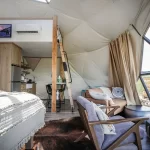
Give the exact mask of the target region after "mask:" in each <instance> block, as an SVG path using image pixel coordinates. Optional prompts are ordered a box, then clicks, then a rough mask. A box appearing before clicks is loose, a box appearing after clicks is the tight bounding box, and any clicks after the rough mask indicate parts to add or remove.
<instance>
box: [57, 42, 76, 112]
mask: <svg viewBox="0 0 150 150" xmlns="http://www.w3.org/2000/svg"><path fill="white" fill-rule="evenodd" d="M58 44H59V46H60V53H61V58H62V63H63V68H64V74H65V78H66V86H67V89H68V96H69V99H70V105H71V111H72V112H74V103H73V98H72V91H71V83H72V78H71V72H70V68H69V63H68V57H67V53H66V52H65V51H64V48H63V44H62V42H60V41H59V42H58ZM66 59H67V61H66Z"/></svg>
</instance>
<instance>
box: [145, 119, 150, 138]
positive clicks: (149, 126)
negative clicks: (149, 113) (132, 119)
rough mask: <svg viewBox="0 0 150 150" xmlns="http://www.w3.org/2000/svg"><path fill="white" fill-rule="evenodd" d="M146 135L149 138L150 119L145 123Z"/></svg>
mask: <svg viewBox="0 0 150 150" xmlns="http://www.w3.org/2000/svg"><path fill="white" fill-rule="evenodd" d="M145 125H146V133H147V136H148V137H149V138H150V119H149V120H147V121H146V124H145Z"/></svg>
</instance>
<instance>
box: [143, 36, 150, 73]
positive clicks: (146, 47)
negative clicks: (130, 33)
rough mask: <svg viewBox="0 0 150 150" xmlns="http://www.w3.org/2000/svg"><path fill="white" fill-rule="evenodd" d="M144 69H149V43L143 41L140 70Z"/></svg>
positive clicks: (144, 70)
mask: <svg viewBox="0 0 150 150" xmlns="http://www.w3.org/2000/svg"><path fill="white" fill-rule="evenodd" d="M149 37H150V36H149ZM146 71H150V44H148V43H147V42H146V41H144V48H143V61H142V72H146Z"/></svg>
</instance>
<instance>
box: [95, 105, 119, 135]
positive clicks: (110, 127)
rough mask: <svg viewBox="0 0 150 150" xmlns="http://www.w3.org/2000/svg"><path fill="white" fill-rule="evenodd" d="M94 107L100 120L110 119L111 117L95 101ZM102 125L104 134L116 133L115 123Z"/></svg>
mask: <svg viewBox="0 0 150 150" xmlns="http://www.w3.org/2000/svg"><path fill="white" fill-rule="evenodd" d="M93 107H94V109H95V112H96V114H97V117H98V119H99V120H109V117H108V116H107V115H106V114H105V113H104V112H103V111H102V109H101V108H100V107H98V106H97V105H96V104H95V103H93ZM100 126H102V129H103V132H104V134H116V132H115V127H114V125H112V124H102V125H100Z"/></svg>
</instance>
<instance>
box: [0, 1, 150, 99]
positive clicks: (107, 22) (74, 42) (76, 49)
mask: <svg viewBox="0 0 150 150" xmlns="http://www.w3.org/2000/svg"><path fill="white" fill-rule="evenodd" d="M54 15H57V16H58V22H59V28H60V30H61V33H62V36H63V40H64V49H65V51H67V53H68V57H69V62H70V64H71V66H72V68H73V69H72V76H73V85H72V89H73V91H74V92H73V97H74V98H76V96H78V95H79V94H80V92H81V90H82V89H85V88H88V87H89V86H90V87H94V86H109V82H108V81H109V76H108V74H109V72H108V70H109V48H108V44H109V43H110V42H111V41H112V40H114V39H116V38H117V37H118V36H119V35H120V34H122V33H123V32H124V31H125V30H127V29H128V30H129V31H130V32H131V35H132V36H133V37H134V44H135V48H136V50H137V64H138V66H139V68H138V70H139V71H140V63H141V49H142V48H141V47H142V38H141V37H140V36H139V35H138V34H137V33H136V32H135V31H134V29H133V28H131V26H130V24H131V23H133V24H134V25H135V26H136V27H137V29H138V30H139V32H140V33H141V34H144V32H145V30H146V28H147V27H148V24H149V20H150V1H149V0H51V2H50V3H49V4H42V3H38V2H35V1H33V0H5V1H4V0H3V1H0V18H5V19H6V18H30V19H32V18H51V17H53V16H54ZM139 71H138V73H139Z"/></svg>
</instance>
